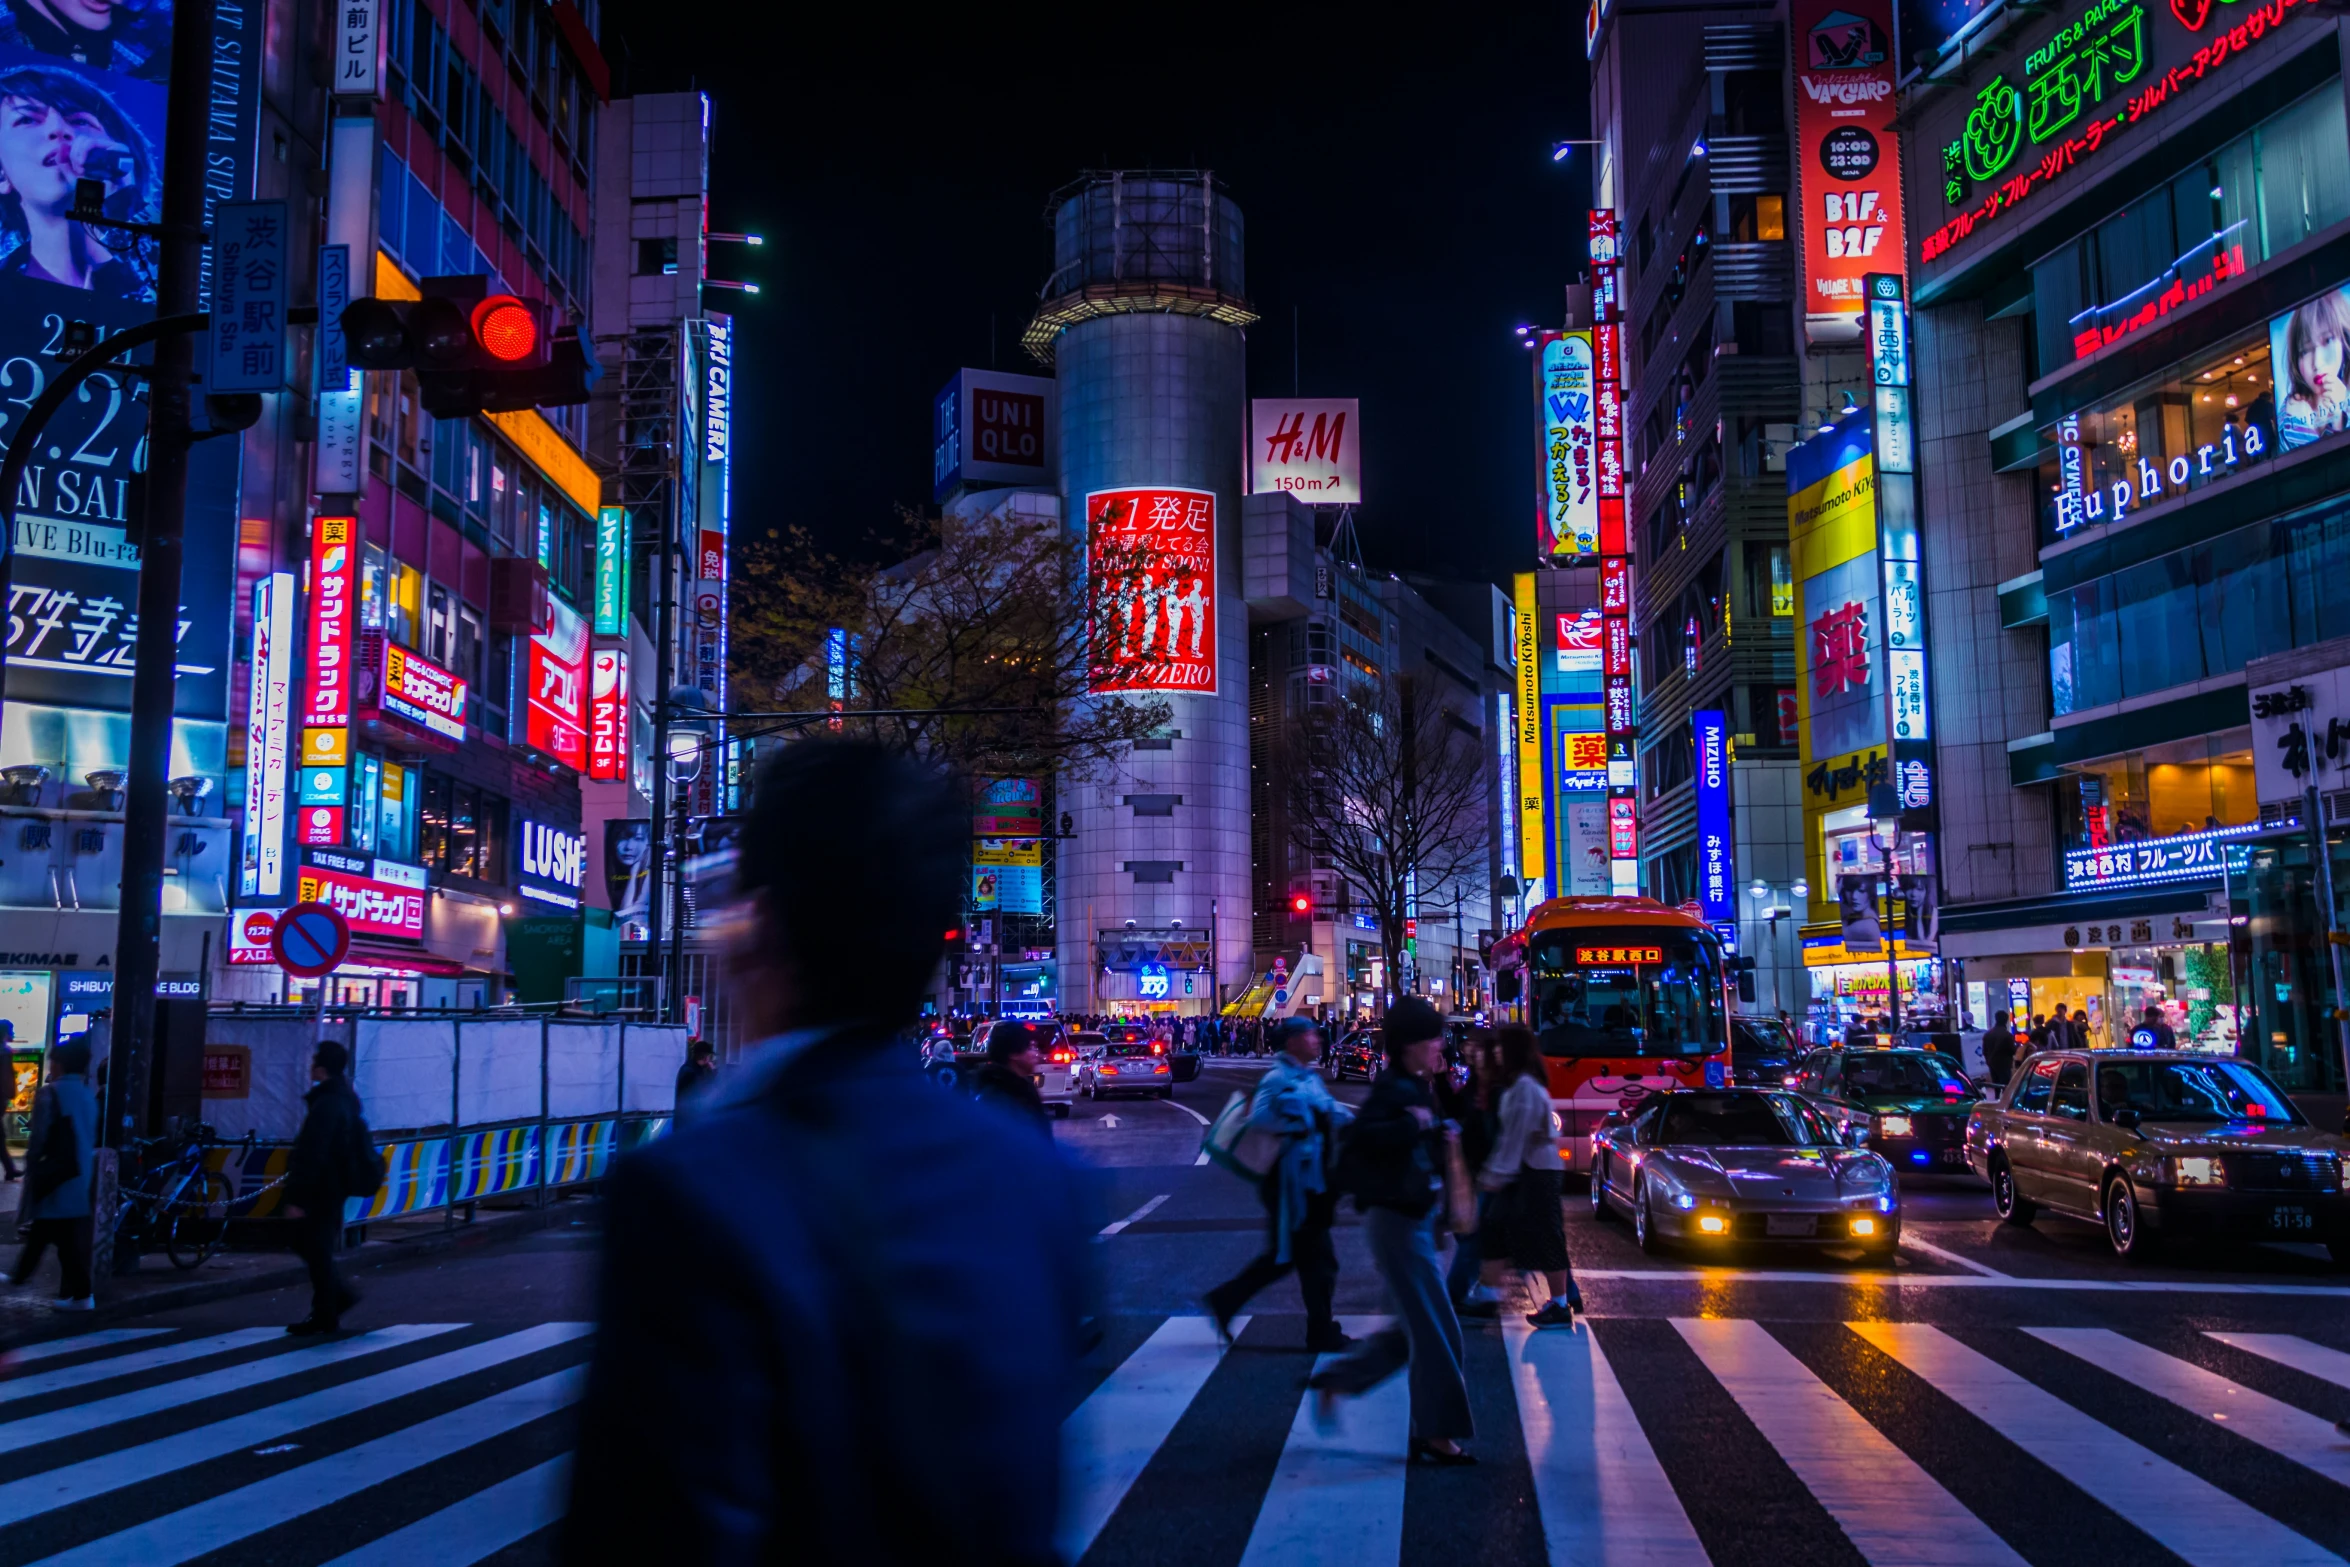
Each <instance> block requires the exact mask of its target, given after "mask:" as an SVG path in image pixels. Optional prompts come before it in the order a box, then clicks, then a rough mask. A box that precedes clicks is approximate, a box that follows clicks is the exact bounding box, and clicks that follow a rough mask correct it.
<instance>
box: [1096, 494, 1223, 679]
mask: <svg viewBox="0 0 2350 1567" xmlns="http://www.w3.org/2000/svg"><path fill="white" fill-rule="evenodd" d="M1085 529H1086V575H1087V576H1088V578H1089V579H1090V580H1091V582H1092V589H1093V600H1092V634H1091V638H1090V650H1089V659H1090V662H1091V666H1092V672H1091V680H1090V684H1091V685H1092V687H1093V689H1094V690H1096V691H1181V692H1199V693H1203V694H1205V695H1209V696H1213V695H1214V694H1215V692H1216V497H1215V494H1214V493H1213V492H1212V491H1208V490H1188V489H1177V488H1174V487H1172V486H1168V485H1144V486H1138V487H1136V488H1133V489H1125V490H1096V491H1094V492H1093V493H1092V494H1090V495H1088V496H1086V497H1085Z"/></svg>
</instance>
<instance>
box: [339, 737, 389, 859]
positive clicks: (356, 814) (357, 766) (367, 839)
mask: <svg viewBox="0 0 2350 1567" xmlns="http://www.w3.org/2000/svg"><path fill="white" fill-rule="evenodd" d="M383 772H384V764H383V758H382V757H380V756H370V755H368V754H367V753H366V752H364V751H362V752H360V753H359V754H358V755H356V756H354V757H352V758H351V811H350V825H349V828H348V831H349V833H350V841H351V847H352V848H354V849H357V850H359V851H361V852H362V853H365V854H373V853H374V852H375V846H376V843H377V841H378V840H379V838H380V837H381V834H380V833H379V831H378V823H379V821H380V816H379V811H378V807H377V804H376V802H377V800H378V799H379V798H380V797H381V796H382V793H383Z"/></svg>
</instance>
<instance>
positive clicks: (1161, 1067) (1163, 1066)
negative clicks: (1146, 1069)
mask: <svg viewBox="0 0 2350 1567" xmlns="http://www.w3.org/2000/svg"><path fill="white" fill-rule="evenodd" d="M1151 1070H1152V1071H1154V1072H1164V1071H1165V1070H1167V1063H1166V1062H1164V1061H1160V1062H1157V1063H1155V1064H1154V1065H1153V1066H1152V1067H1151Z"/></svg>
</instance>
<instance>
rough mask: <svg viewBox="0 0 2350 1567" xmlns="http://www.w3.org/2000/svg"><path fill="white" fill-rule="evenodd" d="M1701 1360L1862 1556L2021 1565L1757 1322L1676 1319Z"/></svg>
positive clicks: (1881, 1561) (1888, 1563)
mask: <svg viewBox="0 0 2350 1567" xmlns="http://www.w3.org/2000/svg"><path fill="white" fill-rule="evenodd" d="M1673 1326H1674V1327H1675V1328H1676V1329H1678V1330H1679V1331H1680V1334H1681V1337H1682V1338H1684V1339H1686V1340H1687V1341H1688V1343H1689V1347H1690V1348H1691V1349H1693V1350H1695V1351H1696V1352H1697V1357H1698V1358H1699V1359H1700V1360H1702V1361H1704V1362H1705V1367H1706V1369H1707V1370H1708V1371H1711V1372H1712V1373H1713V1374H1714V1378H1715V1380H1716V1381H1718V1382H1720V1383H1721V1384H1722V1386H1723V1387H1724V1388H1726V1389H1728V1391H1729V1393H1730V1396H1731V1397H1732V1398H1734V1399H1736V1400H1737V1401H1738V1407H1739V1408H1740V1409H1742V1410H1744V1411H1745V1412H1746V1418H1747V1419H1749V1420H1751V1421H1753V1422H1754V1425H1755V1428H1756V1429H1757V1430H1759V1431H1761V1432H1762V1434H1763V1437H1764V1439H1765V1440H1767V1441H1768V1442H1769V1443H1770V1444H1771V1446H1772V1447H1773V1448H1774V1449H1776V1450H1777V1452H1778V1454H1779V1456H1780V1457H1781V1458H1782V1459H1784V1460H1786V1463H1787V1466H1788V1467H1789V1468H1790V1469H1792V1470H1794V1471H1795V1473H1796V1476H1797V1477H1798V1478H1799V1479H1801V1480H1802V1481H1803V1483H1804V1485H1805V1486H1806V1487H1808V1488H1809V1489H1810V1491H1811V1493H1812V1495H1813V1496H1814V1497H1816V1498H1818V1499H1819V1503H1820V1505H1821V1506H1822V1507H1825V1508H1826V1509H1827V1510H1828V1513H1829V1516H1831V1517H1833V1518H1834V1519H1835V1520H1836V1522H1837V1524H1838V1525H1839V1526H1840V1527H1842V1529H1843V1530H1844V1533H1845V1535H1846V1536H1847V1537H1848V1538H1850V1539H1851V1541H1852V1543H1853V1545H1854V1546H1855V1547H1856V1548H1857V1549H1858V1550H1859V1551H1860V1553H1861V1555H1863V1556H1865V1557H1867V1558H1868V1559H1869V1560H1870V1561H1871V1562H1873V1563H1876V1564H1877V1567H1896V1564H1903V1567H1906V1564H1913V1563H1914V1564H1921V1567H1922V1564H1926V1563H1949V1564H1952V1567H1959V1564H1973V1563H1990V1562H1998V1563H2010V1564H2013V1567H2023V1558H2022V1557H2020V1556H2018V1555H2017V1554H2016V1553H2015V1552H2014V1551H2013V1550H2010V1549H2009V1548H2008V1545H2007V1542H2006V1541H2005V1540H2002V1539H2000V1538H1999V1536H1998V1535H1996V1534H1994V1533H1992V1532H1991V1529H1990V1527H1989V1526H1988V1525H1986V1524H1985V1523H1984V1522H1983V1521H1982V1520H1981V1519H1980V1518H1977V1517H1976V1516H1975V1515H1974V1514H1973V1513H1971V1512H1969V1511H1967V1510H1966V1508H1965V1507H1964V1506H1963V1505H1961V1504H1960V1502H1959V1500H1958V1498H1956V1497H1954V1496H1952V1495H1951V1494H1950V1493H1949V1492H1948V1491H1945V1490H1943V1489H1942V1487H1941V1485H1940V1484H1939V1483H1938V1482H1937V1481H1936V1480H1935V1479H1934V1477H1933V1476H1931V1475H1929V1474H1927V1473H1926V1472H1925V1471H1924V1470H1923V1469H1920V1468H1919V1467H1918V1466H1917V1464H1916V1463H1915V1462H1914V1461H1912V1460H1911V1458H1910V1456H1909V1455H1908V1454H1907V1453H1904V1452H1903V1451H1902V1450H1901V1449H1900V1448H1898V1447H1895V1446H1894V1445H1893V1444H1892V1443H1891V1442H1890V1441H1888V1440H1886V1438H1885V1434H1884V1433H1883V1432H1881V1431H1879V1430H1878V1429H1877V1428H1876V1427H1875V1426H1873V1425H1871V1424H1869V1422H1868V1420H1867V1418H1866V1417H1864V1416H1863V1415H1862V1414H1861V1413H1860V1411H1859V1410H1857V1409H1854V1408H1853V1407H1852V1406H1851V1405H1850V1404H1847V1403H1846V1402H1844V1400H1843V1399H1841V1398H1839V1397H1838V1396H1837V1395H1836V1390H1835V1389H1833V1388H1831V1387H1829V1386H1828V1385H1827V1384H1826V1383H1825V1382H1822V1381H1821V1380H1820V1379H1819V1378H1818V1377H1816V1376H1814V1375H1812V1373H1811V1370H1810V1368H1809V1367H1807V1366H1805V1365H1804V1363H1803V1362H1802V1361H1800V1360H1797V1359H1796V1358H1795V1356H1794V1355H1793V1354H1792V1353H1790V1352H1789V1351H1788V1349H1787V1348H1786V1346H1784V1345H1782V1344H1781V1343H1780V1342H1779V1341H1778V1340H1777V1339H1775V1338H1773V1337H1771V1335H1770V1331H1769V1330H1768V1329H1767V1328H1765V1327H1764V1326H1763V1325H1762V1324H1761V1323H1759V1322H1748V1321H1744V1320H1729V1319H1706V1320H1698V1319H1696V1318H1691V1317H1675V1318H1673Z"/></svg>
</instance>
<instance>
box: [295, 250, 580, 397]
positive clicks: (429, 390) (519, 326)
mask: <svg viewBox="0 0 2350 1567" xmlns="http://www.w3.org/2000/svg"><path fill="white" fill-rule="evenodd" d="M420 287H421V288H422V289H423V291H424V297H423V298H421V299H355V300H353V301H351V303H350V305H349V307H348V308H346V309H345V310H344V311H343V316H342V328H343V338H344V341H345V343H346V344H348V351H349V355H350V361H351V363H352V365H353V366H354V367H356V368H358V369H361V370H413V371H415V372H416V381H417V386H418V388H419V390H420V391H421V393H422V394H423V400H424V411H425V412H426V413H428V414H431V415H433V416H434V417H435V418H439V419H454V418H459V417H462V416H463V415H466V414H473V413H512V412H516V411H518V410H521V409H525V408H551V407H558V406H561V405H563V404H566V403H584V402H586V401H587V400H588V388H589V387H590V386H591V385H592V384H593V383H594V381H595V379H596V375H597V370H596V365H595V362H594V361H593V360H592V359H590V358H589V357H588V355H587V351H586V350H585V349H584V348H583V347H582V346H581V344H580V341H579V333H578V332H577V330H575V329H573V328H569V327H561V328H558V327H557V326H556V325H555V324H554V322H553V320H552V317H551V314H550V312H549V310H548V308H547V307H546V306H545V305H543V304H537V303H534V302H532V301H530V300H527V299H523V298H520V297H519V296H517V295H514V294H493V293H491V292H490V291H489V280H488V279H487V278H484V277H479V276H469V277H428V278H426V279H425V280H424V281H423V283H422V284H421V285H420Z"/></svg>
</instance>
